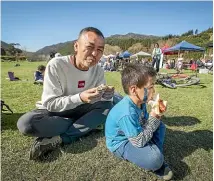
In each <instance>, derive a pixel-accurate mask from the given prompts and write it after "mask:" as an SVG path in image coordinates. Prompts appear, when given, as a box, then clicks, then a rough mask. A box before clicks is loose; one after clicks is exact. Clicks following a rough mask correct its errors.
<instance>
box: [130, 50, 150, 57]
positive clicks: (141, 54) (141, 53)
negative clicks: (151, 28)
mask: <svg viewBox="0 0 214 181" xmlns="http://www.w3.org/2000/svg"><path fill="white" fill-rule="evenodd" d="M138 55H140V56H149V57H150V56H152V55H151V54H149V53H146V52H143V51H140V52H138V53H136V54H134V55H132V56H131V57H137V56H138Z"/></svg>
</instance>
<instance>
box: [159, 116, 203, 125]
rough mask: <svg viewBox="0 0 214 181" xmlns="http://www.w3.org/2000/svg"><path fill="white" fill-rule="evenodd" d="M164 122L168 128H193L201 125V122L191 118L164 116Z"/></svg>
mask: <svg viewBox="0 0 214 181" xmlns="http://www.w3.org/2000/svg"><path fill="white" fill-rule="evenodd" d="M162 121H163V122H164V124H166V125H168V126H192V125H195V124H198V123H200V122H201V121H200V120H199V119H197V118H194V117H191V116H176V117H165V116H163V119H162Z"/></svg>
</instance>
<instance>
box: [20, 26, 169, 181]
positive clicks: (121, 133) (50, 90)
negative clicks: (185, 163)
mask: <svg viewBox="0 0 214 181" xmlns="http://www.w3.org/2000/svg"><path fill="white" fill-rule="evenodd" d="M104 45H105V38H104V35H103V34H102V32H101V31H100V30H98V29H97V28H94V27H86V28H84V29H82V30H81V31H80V33H79V36H78V39H77V41H76V42H75V44H74V50H75V54H74V55H67V56H60V57H54V58H52V59H51V60H50V61H49V62H48V64H47V66H46V69H45V75H44V85H43V93H42V104H41V105H38V108H37V109H35V110H32V111H30V112H28V113H26V114H24V115H22V116H21V117H20V118H19V120H18V122H17V127H18V129H19V131H20V132H21V133H23V134H24V135H28V136H33V137H36V139H35V140H34V142H33V144H32V146H31V148H30V159H32V160H36V159H38V158H40V157H41V156H42V155H43V154H44V153H46V152H48V151H51V150H55V149H57V148H58V147H60V146H63V145H64V144H71V143H72V142H73V141H77V140H78V139H79V138H80V137H82V136H84V135H86V134H88V133H89V132H91V131H92V130H94V129H100V125H104V124H105V137H106V146H107V148H108V150H109V151H110V152H111V153H112V154H113V155H115V156H116V157H119V158H121V159H123V160H128V161H129V162H131V163H134V164H136V165H138V166H139V167H140V168H144V169H146V170H150V171H153V172H154V173H155V174H156V175H157V176H158V177H160V178H162V179H164V180H170V179H171V178H172V175H173V173H172V171H171V169H170V168H169V166H168V164H167V163H166V162H165V161H164V152H163V145H164V137H165V130H166V127H165V125H164V124H163V122H162V121H161V115H160V114H157V113H156V112H155V111H154V109H151V111H150V113H148V112H147V109H146V104H147V103H148V101H149V100H151V99H152V98H153V96H154V93H155V88H154V83H155V77H156V73H157V71H155V69H154V68H153V67H152V66H145V65H143V64H140V65H139V64H128V65H127V66H126V67H125V68H124V69H123V70H122V73H121V84H122V87H123V90H124V92H125V93H126V96H124V97H122V96H121V95H119V94H118V93H116V91H115V89H114V87H112V86H103V84H104V85H106V80H105V78H104V70H103V69H102V68H101V67H100V66H98V62H99V60H100V58H101V57H102V55H103V51H104ZM156 48H158V47H156ZM154 56H155V60H154V61H157V60H158V58H159V50H158V49H156V50H155V51H154ZM156 64H158V63H157V62H156ZM101 85H102V86H101Z"/></svg>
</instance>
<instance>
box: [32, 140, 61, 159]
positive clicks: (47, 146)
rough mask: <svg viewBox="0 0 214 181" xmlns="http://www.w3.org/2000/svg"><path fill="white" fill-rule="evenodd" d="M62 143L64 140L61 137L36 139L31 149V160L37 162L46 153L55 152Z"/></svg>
mask: <svg viewBox="0 0 214 181" xmlns="http://www.w3.org/2000/svg"><path fill="white" fill-rule="evenodd" d="M61 143H62V139H61V137H60V136H54V137H51V138H37V139H35V141H34V142H33V144H32V146H31V149H30V160H36V159H38V158H39V157H40V156H41V155H43V154H44V153H46V152H48V151H52V150H55V149H56V148H57V147H59V146H60V144H61Z"/></svg>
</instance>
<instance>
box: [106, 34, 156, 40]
mask: <svg viewBox="0 0 214 181" xmlns="http://www.w3.org/2000/svg"><path fill="white" fill-rule="evenodd" d="M108 38H121V39H123V38H125V39H127V38H128V39H129V38H133V39H156V38H160V37H159V36H153V35H141V34H136V33H128V34H126V35H119V34H116V35H112V36H110V37H108ZM108 38H107V39H108Z"/></svg>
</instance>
